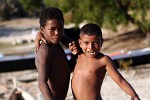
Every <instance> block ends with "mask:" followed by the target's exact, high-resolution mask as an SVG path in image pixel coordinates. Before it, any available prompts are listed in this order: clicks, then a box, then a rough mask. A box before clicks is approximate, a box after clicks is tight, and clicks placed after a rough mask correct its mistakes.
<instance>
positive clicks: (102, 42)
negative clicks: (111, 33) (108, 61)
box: [101, 39, 103, 47]
mask: <svg viewBox="0 0 150 100" xmlns="http://www.w3.org/2000/svg"><path fill="white" fill-rule="evenodd" d="M102 45H103V39H102V41H101V47H102Z"/></svg>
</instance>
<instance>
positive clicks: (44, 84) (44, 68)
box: [35, 7, 70, 100]
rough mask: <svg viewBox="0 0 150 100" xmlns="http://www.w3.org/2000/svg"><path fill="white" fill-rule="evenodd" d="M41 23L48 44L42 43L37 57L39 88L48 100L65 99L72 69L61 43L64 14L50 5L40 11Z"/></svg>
mask: <svg viewBox="0 0 150 100" xmlns="http://www.w3.org/2000/svg"><path fill="white" fill-rule="evenodd" d="M39 23H40V29H41V32H42V33H43V35H44V38H45V39H46V41H47V44H45V43H41V45H40V47H39V50H38V51H37V54H36V57H35V64H36V67H37V70H38V84H39V88H40V90H41V93H42V95H43V97H44V98H45V99H46V100H65V97H66V95H67V91H68V86H69V79H70V70H69V66H68V62H67V58H66V55H65V52H64V50H63V48H62V47H61V45H60V44H59V42H60V40H61V38H62V36H63V34H64V18H63V14H62V12H61V10H59V9H57V8H53V7H48V8H46V9H44V10H43V11H42V12H41V13H40V21H39ZM65 42H66V41H65ZM67 42H69V41H67Z"/></svg>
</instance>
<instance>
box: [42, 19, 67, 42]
mask: <svg viewBox="0 0 150 100" xmlns="http://www.w3.org/2000/svg"><path fill="white" fill-rule="evenodd" d="M41 31H42V33H43V34H44V37H45V39H46V40H47V42H48V43H53V44H57V43H59V41H60V39H61V38H62V36H63V34H64V24H63V21H61V20H58V19H51V20H48V21H47V23H46V25H45V26H44V27H41Z"/></svg>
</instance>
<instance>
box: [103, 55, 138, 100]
mask: <svg viewBox="0 0 150 100" xmlns="http://www.w3.org/2000/svg"><path fill="white" fill-rule="evenodd" d="M105 63H106V70H107V72H108V74H109V75H110V77H111V78H112V79H113V80H114V81H115V82H116V83H117V85H118V86H119V87H120V88H121V89H122V90H123V91H125V92H126V93H127V94H129V95H130V96H131V98H133V99H131V100H140V98H139V97H138V95H137V93H136V92H135V90H134V89H133V87H132V86H131V85H130V84H129V83H128V82H127V81H126V80H125V79H124V78H123V76H122V75H121V74H120V73H119V71H118V70H117V69H116V67H115V65H114V63H113V61H112V60H111V58H110V57H108V56H106V59H105Z"/></svg>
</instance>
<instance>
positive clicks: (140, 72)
mask: <svg viewBox="0 0 150 100" xmlns="http://www.w3.org/2000/svg"><path fill="white" fill-rule="evenodd" d="M118 70H119V72H120V73H121V74H122V75H123V77H124V78H125V79H126V80H127V81H128V82H129V83H130V84H131V85H132V86H133V88H134V89H135V91H136V92H137V94H138V95H139V97H140V98H141V100H149V98H150V92H149V89H150V73H149V72H150V64H147V65H142V66H136V68H130V70H128V71H127V70H120V69H118ZM13 78H15V79H16V80H17V86H18V87H19V88H21V89H23V90H25V91H27V92H28V93H30V94H31V95H33V96H34V98H35V100H36V99H37V96H38V94H39V88H38V83H37V71H36V70H25V71H18V72H8V73H0V80H1V81H0V100H7V98H8V96H9V94H10V92H11V90H12V89H13V82H12V80H13ZM101 94H102V97H103V100H130V96H129V95H127V94H126V93H125V92H124V91H122V90H121V89H120V88H119V86H118V85H117V84H116V83H115V82H114V81H113V80H112V79H111V78H110V77H109V75H108V74H106V77H105V79H104V82H103V85H102V90H101ZM66 100H73V99H72V92H71V88H70V87H69V90H68V95H67V98H66Z"/></svg>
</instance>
